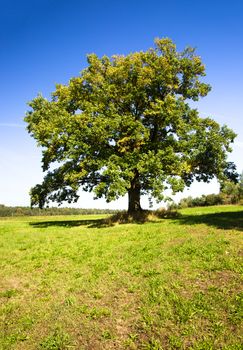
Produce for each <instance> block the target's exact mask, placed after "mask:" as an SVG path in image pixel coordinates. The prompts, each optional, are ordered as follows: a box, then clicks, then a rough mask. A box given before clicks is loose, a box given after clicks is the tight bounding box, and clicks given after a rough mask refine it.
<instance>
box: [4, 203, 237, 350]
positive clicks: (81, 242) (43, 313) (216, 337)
mask: <svg viewBox="0 0 243 350" xmlns="http://www.w3.org/2000/svg"><path fill="white" fill-rule="evenodd" d="M103 218H104V217H102V216H79V217H77V216H73V217H70V216H66V217H23V218H6V219H1V220H0V259H1V265H0V281H1V282H0V283H1V286H0V302H1V311H0V322H1V329H0V331H1V339H0V344H1V345H0V348H1V349H16V350H17V349H24V350H25V349H26V350H29V349H40V350H41V349H78V350H81V349H87V350H89V349H90V350H96V349H147V350H149V349H154V350H159V349H207V350H210V349H230V350H233V349H242V328H241V325H242V323H241V322H242V295H243V294H242V256H243V250H242V233H243V207H242V206H241V207H239V206H238V207H237V206H224V207H208V208H194V209H184V210H182V211H181V215H180V216H179V217H177V218H174V219H155V220H154V221H152V222H147V223H144V224H136V223H134V224H133V223H129V224H120V225H113V226H109V225H105V224H104V222H103V221H102V219H103Z"/></svg>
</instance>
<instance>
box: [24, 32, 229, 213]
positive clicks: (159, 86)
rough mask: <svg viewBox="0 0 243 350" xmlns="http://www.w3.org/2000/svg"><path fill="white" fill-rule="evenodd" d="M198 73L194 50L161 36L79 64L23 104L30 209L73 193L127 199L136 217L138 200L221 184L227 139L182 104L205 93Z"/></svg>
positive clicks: (74, 196)
mask: <svg viewBox="0 0 243 350" xmlns="http://www.w3.org/2000/svg"><path fill="white" fill-rule="evenodd" d="M204 76H205V67H204V65H203V63H202V61H201V58H200V57H199V56H197V55H196V54H195V51H194V49H192V48H190V47H188V48H186V49H185V50H183V51H182V52H178V51H177V50H176V45H175V44H174V43H173V42H172V41H171V40H170V39H156V40H155V47H154V48H152V49H149V50H148V51H146V52H135V53H131V54H129V55H127V56H122V55H117V56H113V57H111V58H109V57H107V56H104V57H102V58H98V57H97V56H96V55H95V54H91V55H88V66H87V68H86V69H84V70H83V71H82V72H81V74H80V76H78V77H75V78H72V79H71V80H70V82H69V84H67V85H57V86H56V90H55V92H54V93H53V94H52V99H51V100H50V101H48V100H47V99H45V98H43V97H42V96H38V97H36V98H35V99H34V100H33V101H31V102H30V103H29V105H30V107H31V110H30V111H29V112H27V115H26V118H25V121H26V122H27V123H28V131H29V133H30V134H31V135H32V136H33V137H34V138H35V139H36V140H37V142H38V145H39V146H41V147H42V148H43V153H42V154H43V157H42V164H43V171H45V172H46V175H45V177H44V181H43V183H42V184H38V185H36V186H35V187H34V188H32V190H31V203H32V205H39V206H40V207H43V206H44V204H45V203H48V201H57V202H58V203H61V202H62V201H66V200H67V201H68V202H72V201H77V200H78V198H79V195H78V193H77V192H78V190H79V188H82V189H83V190H84V191H93V192H94V193H95V196H96V198H100V197H102V196H104V197H105V198H106V200H107V201H108V202H110V201H112V200H115V199H117V198H118V197H120V196H124V195H125V194H126V193H128V211H129V213H136V212H138V211H140V210H141V205H140V196H141V195H143V194H148V195H149V196H150V197H151V198H155V199H157V200H158V201H161V200H164V199H165V197H164V191H165V190H166V189H171V190H172V192H173V193H176V192H178V191H182V190H183V189H184V187H185V186H189V185H190V184H191V183H192V181H193V180H194V179H196V180H199V181H204V182H208V181H210V180H211V179H212V178H213V177H215V176H216V177H217V178H219V179H223V178H224V177H225V176H226V175H225V171H226V170H227V169H229V167H228V163H227V161H226V156H227V152H230V151H231V149H230V143H231V142H233V140H234V138H235V134H234V132H233V131H232V130H230V129H229V128H228V127H226V126H223V127H220V126H219V124H218V123H216V122H215V121H214V120H213V119H211V118H204V119H203V118H200V117H199V114H198V111H197V110H196V109H193V108H191V107H190V106H189V104H188V101H189V100H193V101H197V100H198V99H199V98H200V97H203V96H206V95H207V93H208V92H209V91H210V86H209V85H208V84H205V83H204V82H202V81H201V80H200V79H201V77H204ZM51 166H52V167H51ZM53 166H56V168H54V169H53ZM228 176H230V171H229V172H228Z"/></svg>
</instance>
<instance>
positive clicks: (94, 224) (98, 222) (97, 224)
mask: <svg viewBox="0 0 243 350" xmlns="http://www.w3.org/2000/svg"><path fill="white" fill-rule="evenodd" d="M30 225H31V226H33V227H36V228H47V227H66V228H71V227H76V226H87V227H89V228H101V227H107V226H109V225H108V223H107V222H106V219H90V220H87V219H84V220H50V221H38V222H30Z"/></svg>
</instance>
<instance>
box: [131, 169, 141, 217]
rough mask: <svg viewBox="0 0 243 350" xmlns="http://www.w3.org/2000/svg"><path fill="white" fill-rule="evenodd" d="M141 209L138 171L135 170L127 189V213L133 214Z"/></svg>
mask: <svg viewBox="0 0 243 350" xmlns="http://www.w3.org/2000/svg"><path fill="white" fill-rule="evenodd" d="M140 211H142V208H141V205H140V183H139V174H138V171H137V170H136V171H135V176H134V178H133V180H132V181H131V187H130V188H129V190H128V213H129V214H134V213H137V212H140Z"/></svg>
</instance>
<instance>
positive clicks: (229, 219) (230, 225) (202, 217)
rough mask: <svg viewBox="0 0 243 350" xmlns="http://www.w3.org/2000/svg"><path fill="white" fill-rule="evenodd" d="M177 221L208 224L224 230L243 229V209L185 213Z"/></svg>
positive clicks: (190, 223)
mask: <svg viewBox="0 0 243 350" xmlns="http://www.w3.org/2000/svg"><path fill="white" fill-rule="evenodd" d="M176 222H177V223H179V224H183V225H184V224H185V225H199V224H206V225H208V226H213V227H215V228H218V229H222V230H237V231H243V210H242V211H235V212H230V211H228V212H220V213H208V214H199V215H185V214H184V215H181V216H179V217H178V218H177V219H176Z"/></svg>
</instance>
